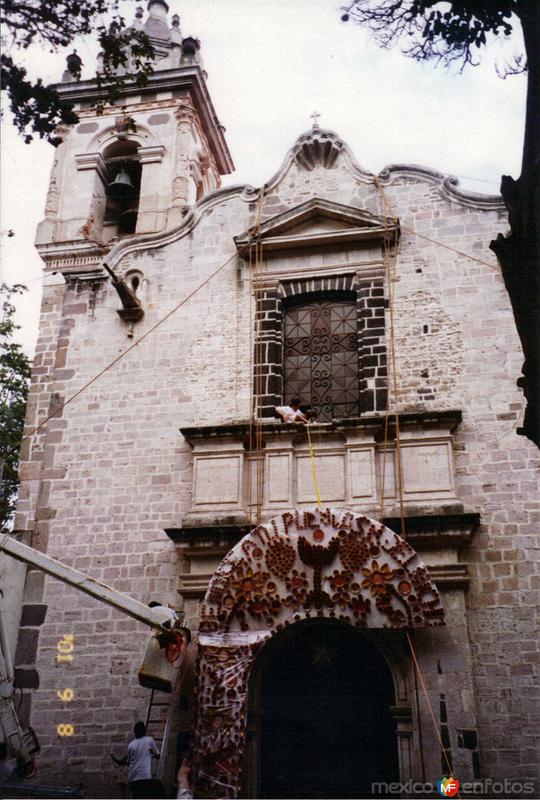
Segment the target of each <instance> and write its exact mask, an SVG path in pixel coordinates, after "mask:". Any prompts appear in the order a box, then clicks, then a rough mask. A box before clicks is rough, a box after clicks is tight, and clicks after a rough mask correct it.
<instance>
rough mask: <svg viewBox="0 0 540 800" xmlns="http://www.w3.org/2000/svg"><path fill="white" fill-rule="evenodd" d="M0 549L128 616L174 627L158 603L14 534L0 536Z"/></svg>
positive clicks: (186, 634)
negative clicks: (87, 572) (70, 564)
mask: <svg viewBox="0 0 540 800" xmlns="http://www.w3.org/2000/svg"><path fill="white" fill-rule="evenodd" d="M0 550H3V551H4V553H7V554H8V555H10V556H12V558H16V559H17V560H18V561H24V562H25V563H26V564H30V565H31V566H33V567H37V568H38V569H40V570H42V571H43V572H46V573H47V575H52V577H53V578H57V579H58V580H59V581H62V582H63V583H67V584H69V585H70V586H74V587H75V588H76V589H79V590H80V591H81V592H85V593H86V594H89V595H90V596H91V597H95V598H96V599H97V600H100V601H101V602H102V603H106V604H107V605H109V606H112V607H113V608H116V609H118V611H122V612H123V613H124V614H127V615H128V616H129V617H133V618H134V619H137V620H139V622H142V623H143V624H144V625H149V626H150V627H152V628H163V630H165V631H170V630H171V620H170V616H168V615H167V614H164V613H163V611H160V607H159V606H156V607H154V608H150V607H149V606H146V605H145V604H144V603H141V602H140V601H139V600H135V598H133V597H130V596H129V595H128V594H124V593H123V592H118V591H117V590H116V589H113V588H111V587H110V586H107V584H106V583H101V581H97V580H96V579H95V578H91V577H90V576H89V575H85V574H84V572H79V571H78V570H76V569H73V567H68V566H67V564H63V563H62V562H61V561H57V560H56V559H55V558H51V556H47V555H45V553H42V552H40V551H39V550H34V548H33V547H28V545H26V544H23V543H22V542H19V541H17V539H15V538H14V537H13V536H9V535H5V536H4V537H3V539H2V540H0ZM175 630H177V631H179V632H180V633H182V634H183V635H184V636H185V637H186V639H187V640H188V641H189V638H190V634H189V630H188V629H187V628H178V626H175Z"/></svg>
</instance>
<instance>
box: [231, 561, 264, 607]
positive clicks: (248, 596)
mask: <svg viewBox="0 0 540 800" xmlns="http://www.w3.org/2000/svg"><path fill="white" fill-rule="evenodd" d="M265 578H266V576H265V575H263V573H262V572H260V571H258V572H253V569H252V567H248V568H247V570H246V571H245V573H244V574H243V575H242V574H240V576H239V577H238V578H237V579H236V580H235V581H231V586H232V588H233V589H234V590H235V591H236V597H237V599H239V600H245V601H248V602H249V601H251V600H253V598H254V597H257V596H261V595H262V594H263V588H264V581H265Z"/></svg>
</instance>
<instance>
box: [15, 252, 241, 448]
mask: <svg viewBox="0 0 540 800" xmlns="http://www.w3.org/2000/svg"><path fill="white" fill-rule="evenodd" d="M234 258H236V252H234V253H233V254H232V255H231V256H230V257H229V258H228V259H227V260H226V261H224V262H223V264H222V265H221V266H220V267H218V268H217V269H216V270H215V271H214V272H212V274H211V275H209V276H208V278H206V279H205V280H204V281H203V282H202V283H200V284H199V285H198V286H197V287H196V288H195V289H193V291H192V292H190V293H189V294H188V295H187V296H186V297H184V298H183V299H182V300H180V302H179V303H177V304H176V305H175V306H174V308H172V309H171V310H170V311H169V312H167V314H165V316H164V317H162V318H161V319H160V320H158V322H156V324H155V325H153V326H152V327H151V328H149V330H147V331H146V333H144V334H143V335H142V336H141V337H140V338H139V339H137V340H136V341H135V342H133V344H131V345H130V346H129V347H128V348H127V349H126V350H124V352H123V353H120V355H119V356H117V357H116V358H115V359H113V360H112V361H110V362H109V363H108V364H107V366H105V367H103V369H102V370H100V371H99V372H98V373H97V374H96V375H94V377H93V378H91V379H90V380H89V381H87V383H85V384H84V386H81V388H80V389H78V390H77V391H76V392H75V394H73V395H71V397H69V398H68V399H67V400H66V401H65V402H64V403H62V404H61V405H59V406H58V407H57V408H56V409H55V410H54V411H53V413H52V414H49V415H48V416H47V417H45V419H44V420H42V421H41V422H40V423H39V425H37V426H36V427H35V428H33V429H32V430H31V431H30V432H29V433H27V434H25V435H24V436H23V437H22V439H21V444H22V443H23V442H25V441H26V440H27V439H29V438H30V437H32V436H33V435H34V434H35V433H37V432H38V431H39V430H40V429H41V428H42V427H43V426H44V425H46V423H47V422H49V420H51V419H52V418H53V417H55V416H56V415H57V414H58V412H59V411H62V410H63V409H64V408H65V407H66V406H68V405H69V404H70V403H72V402H73V400H75V398H76V397H79V395H81V394H82V393H83V392H84V391H85V390H86V389H88V388H89V387H90V386H92V384H94V383H95V382H96V381H97V380H99V378H101V376H102V375H105V373H106V372H108V371H109V370H110V369H112V367H114V366H115V365H116V364H118V362H119V361H121V359H123V358H124V357H125V356H127V354H128V353H130V352H131V351H132V350H134V349H135V347H137V346H138V345H139V344H141V342H143V341H144V340H145V339H146V338H147V337H148V336H150V334H151V333H153V332H154V331H155V330H157V328H159V327H160V325H163V323H164V322H165V321H166V320H168V319H169V317H172V316H173V314H175V313H176V312H177V311H178V309H179V308H181V307H182V306H183V305H184V304H185V303H187V301H188V300H191V298H192V297H193V296H194V295H195V294H196V293H197V292H198V291H200V290H201V289H202V288H204V287H205V286H206V285H207V284H208V283H210V281H211V280H212V278H215V277H216V275H217V274H218V273H219V272H221V270H222V269H224V268H225V267H226V266H227V265H228V264H230V262H231V261H232V260H233V259H234ZM15 449H18V447H17V448H15Z"/></svg>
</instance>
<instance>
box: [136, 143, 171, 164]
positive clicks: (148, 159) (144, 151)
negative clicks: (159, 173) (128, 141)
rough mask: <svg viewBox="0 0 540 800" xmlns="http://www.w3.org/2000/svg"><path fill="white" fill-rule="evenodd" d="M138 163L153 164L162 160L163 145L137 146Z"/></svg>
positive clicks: (163, 153)
mask: <svg viewBox="0 0 540 800" xmlns="http://www.w3.org/2000/svg"><path fill="white" fill-rule="evenodd" d="M137 155H138V157H139V163H140V164H154V163H159V162H160V161H162V160H163V156H164V155H165V148H164V147H163V145H161V144H158V145H150V146H149V147H139V149H138V150H137Z"/></svg>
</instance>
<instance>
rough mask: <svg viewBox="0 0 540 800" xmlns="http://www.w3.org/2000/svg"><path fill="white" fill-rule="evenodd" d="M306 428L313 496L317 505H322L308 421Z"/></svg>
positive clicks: (319, 506)
mask: <svg viewBox="0 0 540 800" xmlns="http://www.w3.org/2000/svg"><path fill="white" fill-rule="evenodd" d="M306 430H307V438H308V445H309V457H310V459H311V474H312V476H313V485H314V487H315V497H316V498H317V507H318V508H321V507H322V501H321V493H320V492H319V481H318V480H317V464H316V461H315V448H314V447H313V443H312V441H311V434H310V432H309V422H308V423H307V425H306Z"/></svg>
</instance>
